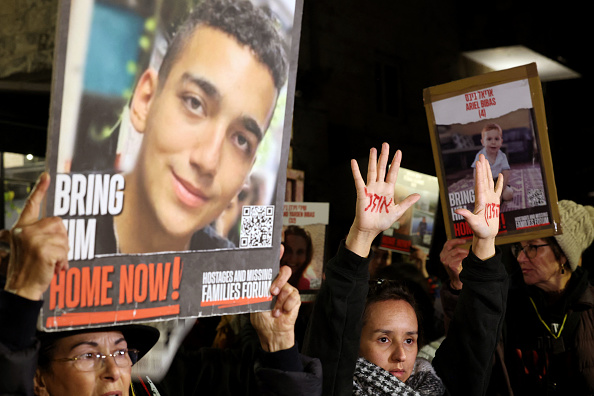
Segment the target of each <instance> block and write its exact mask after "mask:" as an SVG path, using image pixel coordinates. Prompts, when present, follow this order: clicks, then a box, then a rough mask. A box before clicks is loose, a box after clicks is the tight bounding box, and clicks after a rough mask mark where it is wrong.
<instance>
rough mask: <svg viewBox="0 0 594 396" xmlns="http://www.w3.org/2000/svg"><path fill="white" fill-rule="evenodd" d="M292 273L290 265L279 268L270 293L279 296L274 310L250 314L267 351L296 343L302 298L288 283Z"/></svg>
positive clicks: (273, 350) (263, 347)
mask: <svg viewBox="0 0 594 396" xmlns="http://www.w3.org/2000/svg"><path fill="white" fill-rule="evenodd" d="M291 273H292V271H291V268H289V267H288V266H281V267H280V268H279V273H278V275H277V276H276V278H275V279H274V281H273V282H272V284H271V286H270V293H271V294H272V295H273V296H276V297H277V298H276V303H275V305H274V308H273V309H272V311H264V312H255V313H252V314H251V315H250V319H251V322H252V325H253V326H254V328H255V329H256V332H257V333H258V337H259V339H260V345H261V346H262V349H263V350H265V351H267V352H277V351H280V350H283V349H289V348H291V347H292V346H293V345H295V321H296V320H297V314H298V313H299V307H300V305H301V298H300V297H299V291H298V290H297V289H296V288H294V287H293V286H291V285H290V284H289V283H288V280H289V278H290V277H291Z"/></svg>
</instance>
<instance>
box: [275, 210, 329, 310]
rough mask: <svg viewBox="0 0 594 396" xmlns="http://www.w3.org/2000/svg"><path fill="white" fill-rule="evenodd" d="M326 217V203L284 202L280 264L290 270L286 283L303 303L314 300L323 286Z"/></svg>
mask: <svg viewBox="0 0 594 396" xmlns="http://www.w3.org/2000/svg"><path fill="white" fill-rule="evenodd" d="M329 217H330V204H329V203H328V202H285V207H284V210H283V244H284V246H285V251H284V254H283V257H282V258H281V265H288V266H289V267H290V268H291V271H292V273H293V274H292V276H291V278H290V279H289V283H291V284H292V285H293V286H295V287H296V288H297V289H298V290H299V293H300V295H301V300H302V301H311V300H313V299H314V298H315V294H316V292H317V290H319V288H320V286H321V285H322V275H323V274H322V272H323V267H324V262H325V258H326V257H325V253H326V227H327V225H328V220H329Z"/></svg>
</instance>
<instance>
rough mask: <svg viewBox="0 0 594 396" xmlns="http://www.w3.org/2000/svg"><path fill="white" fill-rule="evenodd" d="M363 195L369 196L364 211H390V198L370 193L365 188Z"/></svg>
mask: <svg viewBox="0 0 594 396" xmlns="http://www.w3.org/2000/svg"><path fill="white" fill-rule="evenodd" d="M365 196H366V197H367V198H369V205H367V207H366V208H365V211H366V212H367V211H371V212H372V213H382V210H385V211H386V213H390V210H389V207H390V205H392V198H389V199H388V198H386V197H384V196H381V195H377V194H371V193H369V192H367V188H366V189H365Z"/></svg>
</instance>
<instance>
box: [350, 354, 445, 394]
mask: <svg viewBox="0 0 594 396" xmlns="http://www.w3.org/2000/svg"><path fill="white" fill-rule="evenodd" d="M444 393H445V387H444V385H443V383H442V382H441V380H440V379H439V377H438V376H437V374H435V371H434V370H433V367H432V366H431V363H429V362H428V361H427V360H425V359H422V358H418V359H417V360H416V361H415V367H414V369H413V373H412V375H411V376H410V377H409V379H408V380H407V381H406V383H404V382H402V381H400V380H399V379H398V378H396V377H395V376H393V375H392V374H390V373H389V372H388V371H386V370H384V369H382V368H381V367H379V366H376V365H375V364H373V363H371V362H368V361H367V360H365V359H363V358H362V357H360V358H358V359H357V366H356V367H355V375H354V378H353V395H355V396H366V395H375V396H384V395H385V396H442V395H443V394H444Z"/></svg>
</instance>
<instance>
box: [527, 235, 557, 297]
mask: <svg viewBox="0 0 594 396" xmlns="http://www.w3.org/2000/svg"><path fill="white" fill-rule="evenodd" d="M546 244H547V241H545V240H544V239H533V240H530V241H525V242H522V243H521V245H522V247H526V248H527V249H528V248H529V247H527V246H529V245H533V246H541V245H546ZM518 263H519V264H520V268H521V269H522V276H523V277H524V282H525V283H526V284H527V285H534V286H537V287H539V288H541V289H543V290H545V291H555V287H556V286H555V285H557V284H558V282H557V280H558V277H559V276H560V274H561V272H560V268H561V263H560V262H559V261H558V260H557V258H556V257H555V254H554V253H553V249H551V247H550V246H542V247H539V248H536V253H535V256H534V258H528V257H527V256H526V254H525V252H521V253H520V254H519V255H518Z"/></svg>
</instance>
